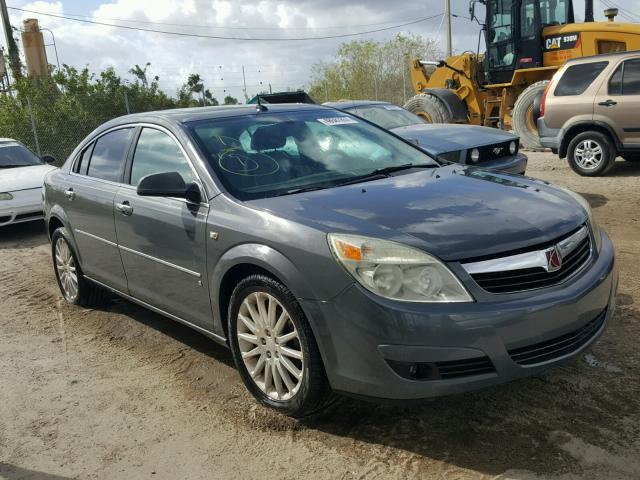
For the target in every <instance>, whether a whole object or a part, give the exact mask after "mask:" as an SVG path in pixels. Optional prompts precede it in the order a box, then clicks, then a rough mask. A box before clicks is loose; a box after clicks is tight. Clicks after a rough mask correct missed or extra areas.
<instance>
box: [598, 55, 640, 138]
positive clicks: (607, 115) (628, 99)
mask: <svg viewBox="0 0 640 480" xmlns="http://www.w3.org/2000/svg"><path fill="white" fill-rule="evenodd" d="M639 110H640V58H633V59H629V60H625V61H623V62H621V63H620V65H618V66H617V67H616V69H615V70H614V72H613V74H612V75H611V77H610V79H609V81H608V82H604V83H603V84H602V86H601V87H600V90H599V91H598V94H597V95H596V98H595V102H594V119H595V120H598V119H606V121H607V123H608V124H609V125H611V126H612V127H613V128H614V130H615V132H616V134H617V135H618V138H619V139H620V141H621V142H622V143H623V145H624V146H625V147H632V146H633V147H636V148H637V147H639V146H640V115H638V111H639Z"/></svg>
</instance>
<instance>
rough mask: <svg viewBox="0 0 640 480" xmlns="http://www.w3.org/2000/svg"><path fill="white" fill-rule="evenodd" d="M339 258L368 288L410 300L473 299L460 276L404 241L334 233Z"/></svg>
mask: <svg viewBox="0 0 640 480" xmlns="http://www.w3.org/2000/svg"><path fill="white" fill-rule="evenodd" d="M328 240H329V246H330V247H331V250H332V251H333V254H334V255H335V257H336V259H337V260H338V262H339V263H341V264H342V265H343V266H344V267H345V268H346V269H347V271H348V272H349V273H350V274H351V275H352V276H353V277H354V278H355V279H356V280H357V281H358V282H359V283H360V284H361V285H362V286H363V287H365V288H366V289H368V290H370V291H372V292H373V293H375V294H376V295H380V296H381V297H385V298H390V299H393V300H403V301H409V302H444V303H447V302H473V297H471V295H469V293H468V292H467V290H466V289H465V288H464V286H463V285H462V284H461V283H460V280H458V279H457V278H456V276H455V275H454V274H453V273H452V272H451V271H450V270H449V269H448V268H447V267H446V266H445V265H444V264H443V263H442V262H441V261H440V260H438V259H437V258H435V257H432V256H431V255H429V254H428V253H426V252H423V251H422V250H418V249H415V248H412V247H408V246H406V245H402V244H400V243H396V242H391V241H388V240H380V239H376V238H370V237H362V236H360V235H347V234H336V233H330V234H329V235H328Z"/></svg>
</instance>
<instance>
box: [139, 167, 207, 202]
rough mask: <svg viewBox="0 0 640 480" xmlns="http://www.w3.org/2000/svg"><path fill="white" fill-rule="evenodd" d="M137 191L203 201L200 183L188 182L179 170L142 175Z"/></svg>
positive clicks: (156, 195)
mask: <svg viewBox="0 0 640 480" xmlns="http://www.w3.org/2000/svg"><path fill="white" fill-rule="evenodd" d="M136 191H137V192H138V195H140V196H142V197H174V198H184V199H185V200H187V201H188V202H191V203H200V202H201V201H202V193H201V191H200V187H199V186H198V184H197V183H195V182H191V183H189V184H186V183H185V182H184V179H183V178H182V175H180V174H179V173H178V172H163V173H154V174H151V175H147V176H146V177H142V180H140V183H138V188H137V189H136Z"/></svg>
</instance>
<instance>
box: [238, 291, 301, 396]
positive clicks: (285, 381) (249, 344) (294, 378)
mask: <svg viewBox="0 0 640 480" xmlns="http://www.w3.org/2000/svg"><path fill="white" fill-rule="evenodd" d="M236 325H237V332H236V335H237V338H238V346H239V347H240V353H241V355H242V361H243V362H244V365H245V367H246V369H247V372H249V375H250V376H251V379H252V380H253V382H254V383H255V384H256V385H257V386H258V388H260V390H261V391H262V392H263V393H264V394H265V395H267V396H268V397H269V398H270V399H272V400H281V401H283V400H290V399H291V398H292V397H293V396H294V395H295V394H296V393H297V392H298V390H299V389H300V386H301V385H302V380H303V375H304V369H305V358H304V353H303V351H302V345H301V343H300V337H299V335H298V330H297V329H296V326H295V324H294V323H293V320H292V319H291V316H290V315H289V312H287V310H286V308H284V306H283V305H282V304H281V303H280V302H279V301H278V299H276V298H275V297H274V296H273V295H270V294H268V293H266V292H253V293H250V294H249V295H247V296H246V297H245V298H244V300H243V301H242V304H241V305H240V309H239V311H238V318H237V322H236Z"/></svg>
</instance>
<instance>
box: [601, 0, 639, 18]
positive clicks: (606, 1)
mask: <svg viewBox="0 0 640 480" xmlns="http://www.w3.org/2000/svg"><path fill="white" fill-rule="evenodd" d="M600 2H601V3H602V4H603V5H604V6H605V7H608V8H617V9H618V12H619V13H620V16H621V17H624V18H626V19H627V20H631V21H632V22H637V21H638V20H639V19H640V15H638V14H637V13H634V12H632V11H631V10H627V9H626V8H623V7H620V6H618V5H616V4H615V3H614V2H612V1H610V0H600Z"/></svg>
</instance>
